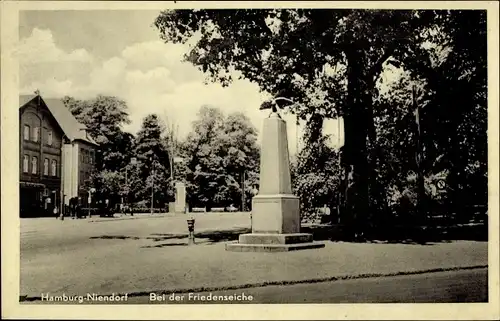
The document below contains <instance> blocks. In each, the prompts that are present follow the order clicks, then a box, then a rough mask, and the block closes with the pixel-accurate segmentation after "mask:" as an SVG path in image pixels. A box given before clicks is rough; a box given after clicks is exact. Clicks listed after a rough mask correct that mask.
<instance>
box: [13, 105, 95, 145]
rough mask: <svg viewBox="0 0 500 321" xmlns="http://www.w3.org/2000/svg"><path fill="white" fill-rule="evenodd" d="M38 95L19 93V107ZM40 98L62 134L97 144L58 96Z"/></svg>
mask: <svg viewBox="0 0 500 321" xmlns="http://www.w3.org/2000/svg"><path fill="white" fill-rule="evenodd" d="M37 97H40V96H38V95H20V96H19V108H22V107H23V106H25V105H26V104H27V103H29V102H31V101H32V100H33V99H35V98H37ZM40 100H41V101H42V102H43V103H44V104H45V106H47V109H48V110H49V111H50V113H51V114H52V116H54V118H55V120H56V121H57V123H58V124H59V126H60V127H61V129H62V130H63V132H64V134H65V135H66V136H67V137H68V138H69V139H70V140H83V141H85V142H88V143H90V144H94V145H98V144H97V143H96V142H95V141H94V140H93V139H92V138H91V137H90V136H88V135H87V127H86V126H85V125H84V124H82V123H80V122H79V121H78V120H76V118H75V116H73V114H72V113H71V112H70V111H69V109H68V108H67V107H66V106H65V105H64V103H63V101H62V100H61V99H58V98H42V97H40Z"/></svg>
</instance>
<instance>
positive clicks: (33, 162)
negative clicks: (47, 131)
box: [31, 156, 38, 174]
mask: <svg viewBox="0 0 500 321" xmlns="http://www.w3.org/2000/svg"><path fill="white" fill-rule="evenodd" d="M37 168H38V158H37V157H36V156H33V158H31V173H32V174H36V173H37V172H38V169H37Z"/></svg>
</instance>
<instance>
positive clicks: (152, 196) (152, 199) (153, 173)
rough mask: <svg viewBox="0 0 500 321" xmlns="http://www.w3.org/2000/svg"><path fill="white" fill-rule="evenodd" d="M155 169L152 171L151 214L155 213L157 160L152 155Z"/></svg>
mask: <svg viewBox="0 0 500 321" xmlns="http://www.w3.org/2000/svg"><path fill="white" fill-rule="evenodd" d="M151 159H152V166H153V170H152V171H151V214H153V213H154V197H155V193H154V189H155V162H156V160H155V159H154V158H153V156H151Z"/></svg>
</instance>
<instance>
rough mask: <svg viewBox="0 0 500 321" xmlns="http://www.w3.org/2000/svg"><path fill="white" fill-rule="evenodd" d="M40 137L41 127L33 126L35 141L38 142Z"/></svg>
mask: <svg viewBox="0 0 500 321" xmlns="http://www.w3.org/2000/svg"><path fill="white" fill-rule="evenodd" d="M39 137H40V127H35V128H33V141H34V142H37V141H38V139H39Z"/></svg>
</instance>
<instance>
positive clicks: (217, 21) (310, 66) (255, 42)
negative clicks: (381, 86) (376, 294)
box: [155, 9, 415, 228]
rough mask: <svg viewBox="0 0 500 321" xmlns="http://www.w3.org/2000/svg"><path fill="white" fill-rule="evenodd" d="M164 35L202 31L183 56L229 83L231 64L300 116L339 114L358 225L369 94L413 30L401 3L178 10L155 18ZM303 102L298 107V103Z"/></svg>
mask: <svg viewBox="0 0 500 321" xmlns="http://www.w3.org/2000/svg"><path fill="white" fill-rule="evenodd" d="M155 24H156V26H157V28H158V29H159V31H160V34H161V37H162V39H164V40H165V41H172V42H185V41H187V40H189V39H190V38H191V37H192V36H193V35H194V34H195V33H198V32H201V38H200V40H199V41H198V42H197V43H196V45H195V46H194V47H193V49H192V50H191V51H190V52H189V53H188V56H187V58H188V60H189V61H191V62H192V63H193V64H194V65H197V66H200V68H201V69H202V70H203V71H204V72H206V73H207V74H208V75H209V76H210V77H211V79H212V80H214V81H218V82H220V83H222V84H224V85H227V84H229V83H230V82H231V80H232V75H231V73H230V71H231V70H236V71H238V72H239V73H240V74H241V75H242V76H243V77H245V78H246V79H249V80H250V81H253V82H256V83H257V84H258V85H259V86H260V88H261V89H262V90H264V91H267V92H269V93H271V94H273V95H275V96H285V97H288V98H292V99H294V100H295V101H297V102H300V103H301V104H300V105H295V106H296V107H295V108H294V110H293V111H294V112H295V113H297V114H298V115H299V116H300V117H301V118H308V117H312V115H314V114H315V113H317V112H318V111H320V110H321V111H323V115H324V116H328V117H335V116H336V115H338V114H341V115H342V116H343V118H344V124H345V125H344V127H345V146H344V148H343V153H342V155H343V162H342V164H343V167H344V173H345V180H347V182H346V183H345V186H346V189H345V195H344V198H343V200H344V210H345V211H346V212H348V214H349V215H348V216H347V215H346V218H350V219H352V222H351V223H352V224H351V225H352V226H353V227H356V228H361V227H362V223H364V222H365V221H366V217H364V215H366V214H367V213H369V205H370V204H369V197H368V195H369V187H370V186H369V185H370V182H371V181H372V176H373V174H372V173H371V172H370V168H371V166H370V164H369V163H368V161H369V157H368V152H369V151H368V144H369V141H370V142H373V141H374V139H375V137H374V130H373V127H374V125H373V116H372V101H371V99H372V95H373V93H374V89H375V80H376V79H377V77H379V75H380V73H381V70H382V64H383V63H384V62H385V61H386V60H387V59H388V58H389V57H390V56H391V55H392V54H394V53H395V52H397V51H399V50H404V49H405V48H406V46H405V45H403V44H406V42H408V41H410V39H411V38H412V37H414V36H415V34H414V33H415V31H414V30H415V26H414V24H415V17H414V15H413V12H411V11H403V10H395V11H390V10H302V9H298V10H235V11H232V12H231V14H228V12H227V10H196V11H192V10H177V11H166V12H162V13H161V14H160V16H159V17H158V18H157V19H156V22H155ZM300 106H303V107H300Z"/></svg>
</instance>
